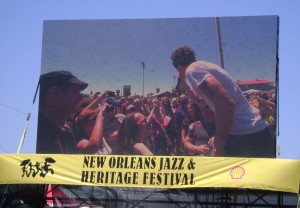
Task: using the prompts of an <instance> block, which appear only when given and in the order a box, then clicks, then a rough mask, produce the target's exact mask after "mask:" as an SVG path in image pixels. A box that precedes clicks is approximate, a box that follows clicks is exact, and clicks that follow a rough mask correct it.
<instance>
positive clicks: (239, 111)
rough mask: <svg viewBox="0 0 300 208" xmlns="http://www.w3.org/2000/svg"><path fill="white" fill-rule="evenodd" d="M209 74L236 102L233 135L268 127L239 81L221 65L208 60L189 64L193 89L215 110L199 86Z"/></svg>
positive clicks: (254, 131)
mask: <svg viewBox="0 0 300 208" xmlns="http://www.w3.org/2000/svg"><path fill="white" fill-rule="evenodd" d="M209 76H214V77H215V78H216V79H217V80H218V81H219V82H220V83H221V84H222V85H223V87H224V88H225V90H226V91H227V92H228V94H229V95H230V96H231V98H232V100H233V101H234V102H235V104H236V105H235V110H234V118H233V126H232V129H231V134H232V135H244V134H252V133H256V132H259V131H261V130H263V129H264V128H266V127H267V124H266V122H265V121H264V120H263V119H262V117H261V116H260V114H259V111H258V109H256V108H255V107H253V106H252V105H250V104H249V102H248V100H247V99H246V98H245V96H244V95H243V93H242V91H241V90H240V88H239V87H238V85H237V83H236V82H235V81H234V80H233V79H232V78H231V77H230V75H229V74H228V73H227V72H226V71H225V70H224V69H223V68H221V67H220V66H218V65H216V64H213V63H209V62H206V61H196V62H194V63H192V64H191V65H189V66H188V68H187V70H186V77H187V79H188V81H189V82H190V84H191V87H192V89H193V91H194V92H195V93H196V94H198V95H199V96H201V97H202V98H203V99H204V100H205V101H206V103H207V105H208V106H209V107H210V108H211V109H212V111H214V112H215V106H214V104H213V103H212V102H211V100H209V99H208V97H207V96H205V94H204V93H203V92H202V91H200V90H199V88H198V86H199V85H200V84H201V83H202V82H203V81H204V80H205V79H206V78H207V77H209Z"/></svg>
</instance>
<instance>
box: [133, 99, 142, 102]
mask: <svg viewBox="0 0 300 208" xmlns="http://www.w3.org/2000/svg"><path fill="white" fill-rule="evenodd" d="M133 102H134V103H140V102H141V100H140V99H138V98H136V99H134V101H133Z"/></svg>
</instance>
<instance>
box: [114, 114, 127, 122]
mask: <svg viewBox="0 0 300 208" xmlns="http://www.w3.org/2000/svg"><path fill="white" fill-rule="evenodd" d="M115 118H116V119H117V121H118V122H119V123H120V124H121V123H122V122H123V120H124V118H125V115H124V114H121V113H118V114H116V115H115Z"/></svg>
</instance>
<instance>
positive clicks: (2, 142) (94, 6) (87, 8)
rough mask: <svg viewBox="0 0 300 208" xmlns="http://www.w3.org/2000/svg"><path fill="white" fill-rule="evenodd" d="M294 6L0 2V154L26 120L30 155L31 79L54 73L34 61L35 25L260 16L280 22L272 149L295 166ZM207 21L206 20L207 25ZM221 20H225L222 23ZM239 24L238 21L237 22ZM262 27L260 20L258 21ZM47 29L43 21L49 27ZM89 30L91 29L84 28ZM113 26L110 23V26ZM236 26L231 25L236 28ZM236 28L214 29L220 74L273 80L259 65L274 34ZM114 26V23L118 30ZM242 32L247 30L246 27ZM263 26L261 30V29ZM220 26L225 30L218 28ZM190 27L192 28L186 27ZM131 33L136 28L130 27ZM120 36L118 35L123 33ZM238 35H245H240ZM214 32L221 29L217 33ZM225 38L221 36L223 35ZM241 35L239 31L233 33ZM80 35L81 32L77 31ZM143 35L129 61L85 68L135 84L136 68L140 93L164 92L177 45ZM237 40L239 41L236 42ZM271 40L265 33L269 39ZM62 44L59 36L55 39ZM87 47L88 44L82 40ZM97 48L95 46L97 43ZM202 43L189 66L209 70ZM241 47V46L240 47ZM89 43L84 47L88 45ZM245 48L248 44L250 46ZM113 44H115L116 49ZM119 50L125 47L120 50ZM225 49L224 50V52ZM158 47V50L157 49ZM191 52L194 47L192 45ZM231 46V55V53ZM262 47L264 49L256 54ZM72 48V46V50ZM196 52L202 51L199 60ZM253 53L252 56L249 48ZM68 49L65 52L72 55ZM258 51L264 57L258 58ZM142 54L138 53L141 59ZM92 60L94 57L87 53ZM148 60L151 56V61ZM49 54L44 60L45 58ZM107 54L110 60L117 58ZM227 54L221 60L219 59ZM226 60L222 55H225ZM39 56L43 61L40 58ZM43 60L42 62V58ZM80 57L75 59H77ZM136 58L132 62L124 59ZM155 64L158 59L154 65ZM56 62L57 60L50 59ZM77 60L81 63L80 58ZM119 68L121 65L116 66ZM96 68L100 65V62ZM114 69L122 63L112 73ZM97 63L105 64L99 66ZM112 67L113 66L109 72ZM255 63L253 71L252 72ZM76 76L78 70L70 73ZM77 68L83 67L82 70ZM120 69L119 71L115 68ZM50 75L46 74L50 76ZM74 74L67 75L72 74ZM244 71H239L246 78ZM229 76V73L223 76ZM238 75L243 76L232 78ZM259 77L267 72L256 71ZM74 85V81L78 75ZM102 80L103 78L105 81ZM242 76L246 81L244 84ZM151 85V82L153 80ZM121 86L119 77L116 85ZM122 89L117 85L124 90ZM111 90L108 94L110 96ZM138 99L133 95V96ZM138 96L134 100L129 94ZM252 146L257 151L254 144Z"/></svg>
mask: <svg viewBox="0 0 300 208" xmlns="http://www.w3.org/2000/svg"><path fill="white" fill-rule="evenodd" d="M299 6H300V3H299V1H298V0H289V1H285V0H252V1H237V0H206V1H196V0H191V1H187V2H185V3H184V4H183V2H182V1H177V0H172V1H171V0H165V1H163V2H162V1H158V0H157V1H156V0H155V1H137V0H134V1H130V3H129V1H128V2H127V1H126V2H125V1H121V0H120V1H117V0H113V1H102V2H101V3H100V2H99V1H89V3H86V2H85V1H69V0H66V1H59V2H58V1H55V2H54V1H47V0H46V1H43V2H41V1H37V0H32V1H26V2H21V1H15V0H3V1H1V2H0V18H1V20H2V21H1V22H0V27H1V34H0V37H1V38H0V56H1V61H0V68H1V70H0V75H1V78H2V82H1V88H0V93H1V96H2V99H1V101H0V113H1V117H0V119H1V131H0V153H16V152H17V149H18V146H19V143H20V139H21V137H22V134H23V131H24V128H25V124H26V118H27V114H28V113H29V112H31V117H30V120H29V122H28V130H27V134H26V136H25V140H24V144H23V146H22V149H21V153H35V143H36V141H35V140H36V129H37V101H36V102H35V104H34V105H32V102H33V98H34V93H35V90H36V86H37V82H38V78H39V75H40V71H41V68H43V69H45V70H51V69H52V68H55V67H56V66H55V65H53V66H52V65H51V64H52V63H49V65H47V67H46V66H45V65H43V64H45V62H43V60H42V51H43V50H42V43H43V41H45V40H43V39H42V38H43V21H44V20H84V21H86V20H114V21H116V20H117V19H126V20H130V19H153V18H154V19H155V18H210V17H216V16H218V17H232V16H266V15H267V16H268V15H278V16H279V17H280V24H279V99H280V100H279V140H278V145H279V146H280V155H279V158H285V159H300V151H299V148H298V146H299V145H300V142H299V141H300V140H299V138H300V133H299V131H297V129H298V126H299V125H298V118H299V115H300V114H299V111H298V110H297V109H298V108H299V98H298V97H297V96H298V94H299V93H298V92H297V83H298V82H299V81H298V76H299V70H297V67H296V63H297V60H298V59H299V52H298V49H299V42H300V40H299V37H300V34H299V29H298V28H299V27H298V26H297V25H298V24H299V23H297V21H298V20H299V19H300V18H299V16H300V14H299V11H298V10H299V8H300V7H299ZM212 20H213V18H212ZM226 20H228V21H227V22H226ZM239 21H240V20H239ZM266 21H270V20H268V18H266ZM49 22H51V21H49ZM91 22H93V21H91ZM117 23H118V21H116V24H117ZM238 23H239V22H237V24H238ZM242 23H243V22H240V23H239V24H240V26H239V27H230V26H231V24H232V22H231V21H229V19H227V18H225V20H221V21H220V25H221V27H222V25H223V26H224V27H223V32H224V33H223V36H222V38H223V41H224V42H225V47H224V62H225V68H228V71H229V72H230V73H231V74H232V75H233V76H234V78H236V79H246V77H251V78H266V79H273V77H274V76H273V75H270V73H269V72H268V67H270V68H272V69H273V68H274V66H267V64H266V65H264V64H263V65H261V63H270V60H273V57H269V56H268V54H270V53H267V52H268V50H274V48H272V47H274V45H275V44H274V43H273V42H272V41H274V37H268V34H270V31H272V30H274V28H273V27H272V28H266V27H262V25H255V24H253V25H251V28H253V30H249V31H246V28H249V27H245V28H243V27H242V25H243V24H242ZM119 24H120V23H119ZM247 24H252V23H251V21H249V20H247ZM268 25H269V24H268ZM225 26H226V27H225ZM190 27H192V25H190ZM211 27H214V23H213V22H212V23H211V24H207V25H206V28H207V29H206V30H202V31H199V33H201V37H203V38H204V37H207V38H208V39H207V40H210V41H211V40H214V39H212V38H211V36H212V35H215V31H213V28H211ZM137 28H139V27H137ZM182 28H183V27H182V25H181V26H180V25H173V26H172V31H170V33H172V35H174V36H176V35H177V36H182V33H181V32H182V31H188V28H184V30H183V29H182ZM123 29H124V31H126V28H123ZM244 29H245V31H244ZM113 30H114V28H107V31H106V32H111V33H110V34H112V35H111V39H115V38H117V37H114V35H115V33H114V31H113ZM221 30H222V28H221ZM227 30H228V33H226V31H227ZM241 30H242V31H241ZM81 32H82V33H84V32H85V30H83V31H81ZM139 32H140V31H138V30H136V38H137V39H136V40H137V41H143V40H139V39H138V37H140V36H139ZM152 32H153V31H152V30H149V33H148V34H147V40H148V41H147V42H144V43H143V44H145V45H146V46H147V49H148V50H147V51H146V50H144V48H141V49H137V50H136V51H135V53H134V54H130V53H126V55H127V56H124V57H121V56H120V57H119V56H115V58H118V60H109V59H107V60H106V65H105V64H104V66H103V64H102V65H101V66H99V64H94V60H95V59H97V57H89V58H85V62H84V63H86V64H90V65H92V66H91V67H92V68H93V67H94V68H97V67H101V68H107V69H109V67H114V69H118V70H126V68H124V67H125V66H124V65H126V66H128V67H130V68H135V69H136V70H137V73H134V74H133V76H134V75H135V76H136V78H135V79H138V80H141V78H142V74H139V73H140V70H141V63H140V62H141V61H144V62H145V63H146V70H145V74H146V75H147V76H148V77H149V78H150V77H153V80H154V81H153V83H152V84H153V86H152V85H151V86H150V85H149V84H148V83H147V82H145V91H146V92H149V91H152V90H153V88H154V87H160V85H159V83H164V85H162V86H161V87H162V89H166V90H168V88H170V87H173V86H174V79H173V76H174V75H176V72H175V70H174V69H173V68H172V65H171V63H170V60H169V55H170V52H171V51H172V50H173V48H174V46H175V45H176V46H177V45H180V44H178V42H176V43H172V42H171V41H170V42H164V45H166V47H164V48H165V49H164V50H156V49H157V47H158V45H156V44H158V43H157V42H156V41H155V40H157V39H158V38H159V37H162V36H163V35H164V33H163V32H162V31H158V32H157V33H152ZM186 33H187V34H186V36H185V37H187V38H186V39H188V41H187V42H185V41H182V44H195V42H196V41H197V38H196V37H195V36H196V35H194V34H189V33H188V32H186ZM230 34H236V36H237V38H236V39H235V40H236V42H231V43H230V45H229V42H228V41H227V42H226V38H228V40H229V39H232V37H229V36H228V35H230ZM240 34H247V35H243V36H239V35H240ZM253 34H255V37H257V36H259V37H260V40H262V42H259V43H258V42H257V41H255V40H252V39H249V38H248V37H253ZM271 34H272V33H271ZM76 35H77V36H79V35H80V34H72V37H74V38H76ZM86 35H87V38H91V37H93V36H90V35H91V34H86ZM61 37H62V36H61ZM242 40H248V41H247V43H249V44H250V45H251V47H252V49H253V50H251V51H252V53H249V50H244V49H245V48H247V49H249V48H248V47H249V45H247V46H245V45H243V44H242V43H240V42H239V41H242ZM89 41H91V40H90V39H89ZM100 41H101V40H100ZM201 41H203V40H199V42H197V43H198V44H199V48H197V47H198V46H196V49H195V50H196V52H197V55H198V56H197V58H199V59H204V60H208V61H212V62H215V63H217V62H218V60H217V59H216V57H217V56H216V53H217V52H218V51H217V48H216V43H215V42H213V43H208V42H207V41H206V42H205V41H204V42H205V44H202V42H201ZM242 42H243V43H245V41H242ZM88 43H91V42H88ZM251 43H253V44H251ZM116 44H117V43H116ZM124 44H125V43H124ZM226 44H227V45H226ZM160 45H161V44H160ZM196 45H197V44H196ZM232 45H236V46H239V47H233V48H232V47H231V46H232ZM262 46H264V47H262ZM77 47H80V45H77ZM203 47H207V50H206V51H205V52H203ZM256 47H258V48H260V50H257V48H256ZM72 50H74V49H71V50H70V51H69V52H70V53H72ZM264 50H265V51H264ZM141 51H143V53H141ZM245 51H248V53H249V58H248V59H247V60H241V61H240V62H239V61H238V60H240V59H239V57H244V55H243V53H244V52H245ZM95 52H96V53H98V52H99V54H101V51H95ZM102 53H103V54H102V55H103V56H104V57H105V55H106V56H107V57H108V56H109V57H111V56H113V54H114V53H113V52H112V54H106V53H105V51H102ZM153 53H155V56H152V55H151V54H153ZM50 54H51V52H50ZM115 54H118V53H117V51H116V53H115ZM226 54H228V57H227V55H226ZM229 54H230V55H229ZM44 55H46V54H44ZM48 55H49V54H48ZM80 57H82V56H80ZM132 57H136V58H132ZM157 57H160V58H159V60H157ZM56 58H57V57H56ZM82 58H84V57H82ZM121 60H124V62H122V61H121ZM60 61H62V62H61V63H62V64H65V65H66V67H70V66H71V67H72V66H73V65H72V63H65V62H63V61H64V60H63V59H61V60H60ZM102 61H103V60H102ZM119 62H122V63H126V64H122V65H118V63H119ZM102 63H105V60H104V62H102ZM111 63H113V64H111ZM257 63H260V65H259V66H258V65H257ZM76 67H78V68H80V66H76ZM82 67H83V66H82ZM122 67H123V68H122ZM50 68H51V69H50ZM73 68H74V67H73ZM253 68H255V69H260V71H261V74H260V75H259V76H260V77H256V76H257V74H251V73H250V72H252V71H253V70H251V69H253ZM161 69H164V71H163V72H164V73H163V74H160V73H161V72H160V71H161ZM246 69H247V70H246ZM230 70H231V71H230ZM243 70H246V71H247V74H245V73H240V72H241V71H243ZM264 70H267V71H264ZM78 76H79V77H81V74H78ZM106 76H107V79H110V77H109V74H107V75H106ZM245 76H246V77H245ZM154 78H155V79H154ZM119 79H120V80H122V79H123V78H122V76H120V78H119ZM126 82H129V81H124V84H125V83H126ZM135 84H136V85H137V87H136V89H140V88H141V82H138V81H137V82H136V83H135ZM118 87H119V86H116V88H118ZM91 88H95V90H96V89H98V88H99V89H100V90H102V89H103V88H105V86H93V85H92V86H91ZM137 91H138V90H137ZM137 93H139V92H137ZM258 145H259V144H258Z"/></svg>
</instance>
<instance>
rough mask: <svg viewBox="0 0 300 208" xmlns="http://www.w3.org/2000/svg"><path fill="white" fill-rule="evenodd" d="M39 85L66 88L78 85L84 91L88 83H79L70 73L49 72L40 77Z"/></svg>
mask: <svg viewBox="0 0 300 208" xmlns="http://www.w3.org/2000/svg"><path fill="white" fill-rule="evenodd" d="M40 84H41V85H42V86H52V85H57V86H66V85H71V84H75V85H80V89H81V90H84V89H85V88H86V87H87V86H88V83H86V82H84V81H81V80H80V79H78V78H77V77H76V76H74V75H73V74H72V73H71V72H70V71H63V70H59V71H51V72H48V73H45V74H42V75H41V76H40Z"/></svg>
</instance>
